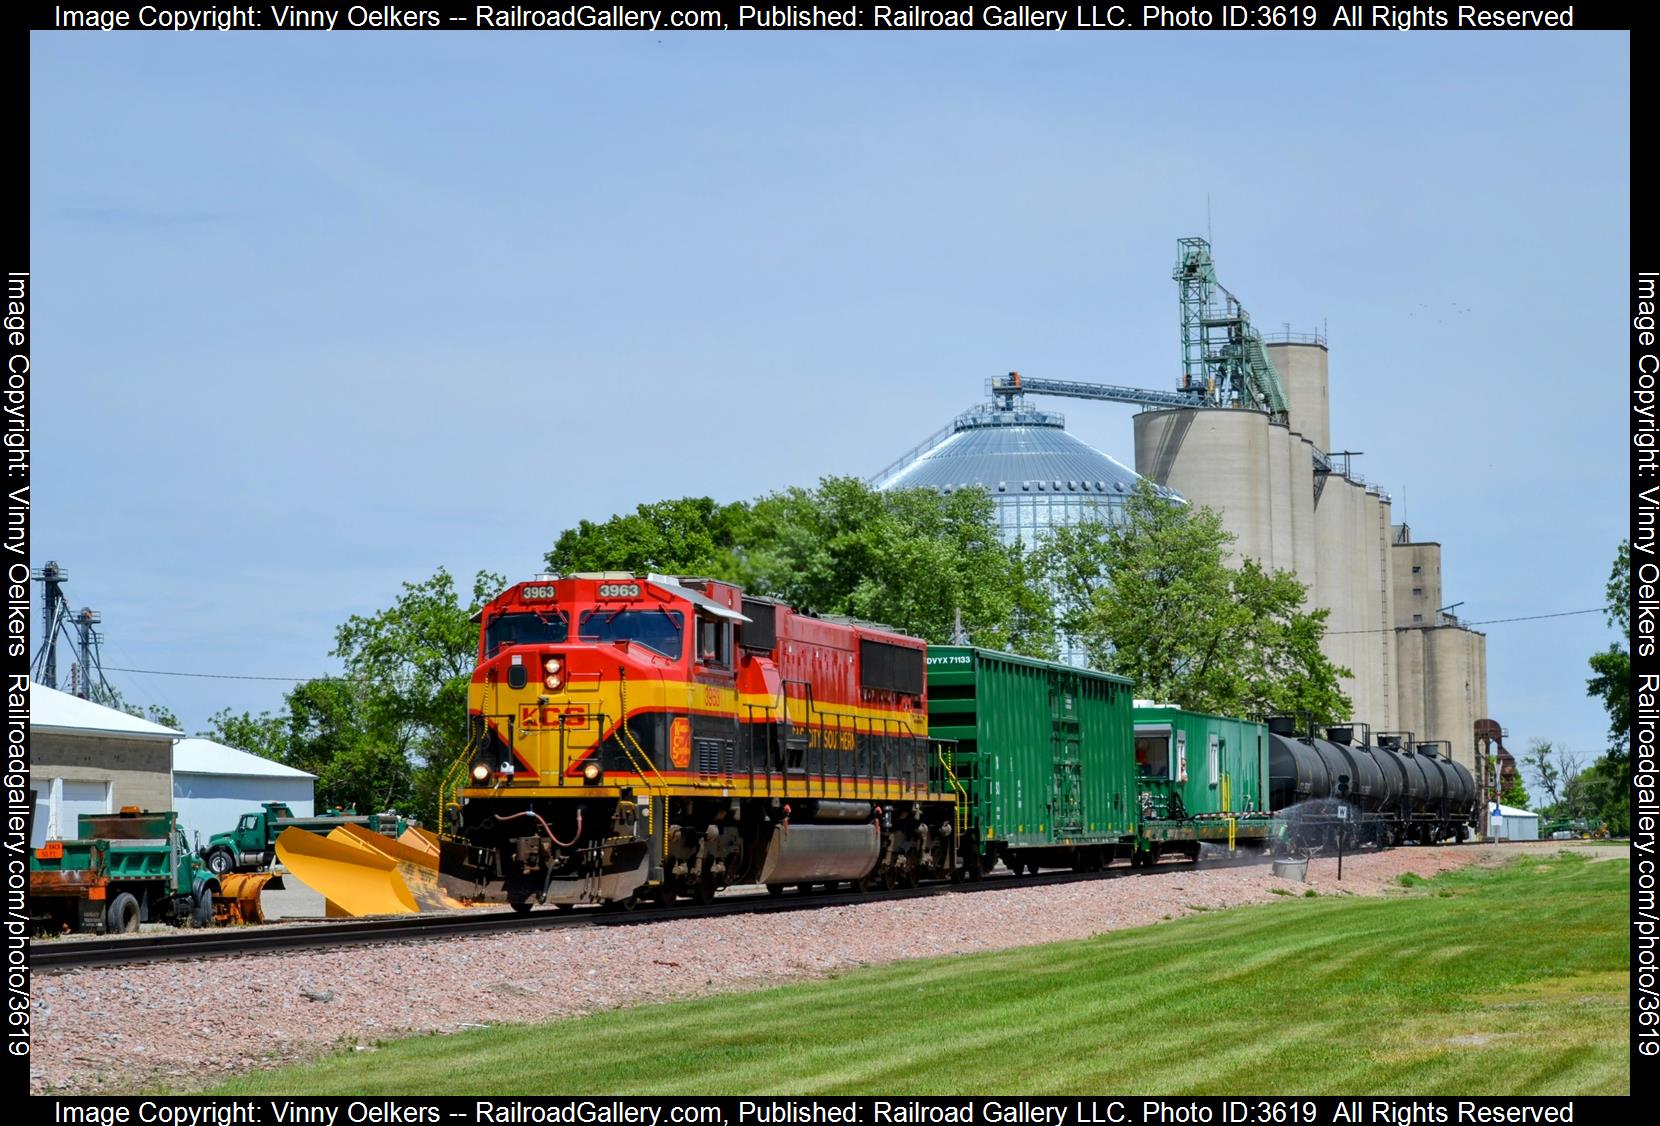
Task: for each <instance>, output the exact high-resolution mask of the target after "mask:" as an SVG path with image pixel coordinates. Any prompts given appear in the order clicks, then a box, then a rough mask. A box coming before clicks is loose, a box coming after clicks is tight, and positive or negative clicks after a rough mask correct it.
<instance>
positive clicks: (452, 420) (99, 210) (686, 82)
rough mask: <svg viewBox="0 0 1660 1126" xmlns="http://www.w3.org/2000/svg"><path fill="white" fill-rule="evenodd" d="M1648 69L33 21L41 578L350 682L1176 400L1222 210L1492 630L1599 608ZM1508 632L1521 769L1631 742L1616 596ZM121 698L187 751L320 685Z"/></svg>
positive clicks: (153, 638)
mask: <svg viewBox="0 0 1660 1126" xmlns="http://www.w3.org/2000/svg"><path fill="white" fill-rule="evenodd" d="M1629 90H1630V65H1629V39H1628V37H1627V36H1626V35H1623V34H1614V33H1607V34H1597V33H1571V34H1557V35H1551V34H1521V33H1504V34H1492V35H1488V34H1476V33H1468V32H1462V33H1440V34H1437V33H1433V32H1411V33H1367V34H1351V33H1342V34H1320V33H1292V34H1280V35H1261V34H1227V33H1219V34H1205V33H1198V34H1182V33H1165V34H1158V35H1146V36H1139V35H1132V34H1081V35H1079V34H1054V33H1025V34H999V33H970V34H955V35H953V34H939V33H934V34H872V33H864V34H853V35H845V34H844V35H838V34H833V33H819V34H811V33H807V34H795V33H790V34H761V33H755V34H748V35H722V34H718V33H715V34H703V35H697V34H695V33H692V34H681V35H676V34H673V33H664V34H662V35H654V34H636V35H629V34H622V35H606V34H597V33H545V34H525V35H512V34H494V33H488V34H486V33H473V34H466V33H435V34H427V33H422V34H414V33H403V34H378V35H377V34H351V33H335V34H321V33H315V34H293V35H288V34H273V33H261V34H250V35H237V34H234V33H232V34H200V35H162V34H152V35H138V34H125V35H92V34H54V33H39V34H36V35H35V37H34V38H33V40H32V55H31V92H32V104H31V111H30V126H31V140H30V156H31V169H30V178H31V182H30V194H31V234H32V249H33V255H32V268H33V293H34V300H35V316H36V321H35V331H36V336H35V352H34V361H35V362H34V402H33V411H34V413H33V429H34V433H33V450H34V457H33V465H34V488H33V501H34V509H33V528H32V538H33V550H34V558H33V563H34V564H35V565H36V566H39V565H40V564H41V563H43V562H44V561H46V560H47V559H56V560H58V561H59V562H60V563H62V564H63V565H64V566H65V567H66V568H68V570H69V571H70V574H71V581H70V584H69V586H68V587H67V588H66V589H67V591H68V593H69V594H70V596H71V599H72V602H73V605H74V606H76V607H77V608H78V607H80V606H83V605H87V606H92V607H94V608H95V609H98V610H99V611H101V612H102V614H103V619H104V623H103V629H104V633H105V635H106V638H107V642H106V646H105V652H104V656H105V663H106V665H110V666H120V667H128V668H142V669H159V670H174V671H183V672H197V673H218V674H233V675H239V676H309V675H317V674H323V673H327V672H331V671H335V670H336V669H337V667H338V666H337V664H336V663H335V662H334V661H332V660H330V659H329V658H328V656H327V654H328V651H329V650H330V649H331V648H332V644H333V631H334V627H335V626H336V625H337V624H338V623H340V622H341V621H343V620H344V619H345V618H346V617H347V616H349V615H350V614H353V613H372V612H374V611H376V610H378V609H380V608H382V607H384V606H386V605H388V604H390V603H391V601H392V600H393V599H394V598H395V596H396V594H397V592H398V584H399V582H400V581H402V580H405V579H410V580H417V579H421V578H424V577H426V576H428V575H430V574H432V572H433V571H434V570H435V569H436V568H437V567H438V566H439V565H444V566H447V567H448V568H450V570H451V571H452V572H455V573H457V574H458V575H463V576H467V575H471V573H472V572H473V571H475V570H477V569H480V568H488V569H491V570H495V571H499V572H502V573H505V574H506V575H507V576H508V577H509V578H510V579H517V578H522V577H525V576H527V575H529V574H531V573H533V572H535V571H536V570H538V569H539V568H540V565H541V557H542V555H543V553H544V552H546V551H547V550H548V548H549V547H550V546H551V545H552V543H553V541H554V539H555V537H556V536H557V535H558V533H559V532H560V530H561V529H563V528H565V527H567V526H569V525H571V524H572V523H574V522H575V521H576V520H577V519H579V518H582V517H588V518H594V519H603V518H604V517H606V516H608V515H610V514H612V513H613V512H616V511H618V510H620V509H627V508H631V507H632V506H633V505H635V504H637V503H639V502H641V501H648V500H654V499H658V498H662V497H665V496H678V495H684V494H708V495H712V496H714V497H717V498H719V499H723V500H731V499H739V498H745V497H750V496H754V495H756V494H758V493H761V492H765V491H768V490H771V489H775V488H780V487H784V486H788V485H792V484H810V483H812V482H813V481H815V480H816V479H817V478H819V477H820V476H822V475H826V474H859V475H866V474H869V473H872V472H874V471H876V470H878V469H880V468H881V467H882V466H883V465H885V464H886V463H887V462H888V461H890V460H891V459H892V458H894V457H895V456H897V455H898V454H900V453H902V452H903V451H904V450H906V449H907V448H909V447H910V446H911V445H913V444H914V443H916V442H917V441H919V440H920V439H922V438H923V437H925V436H926V435H927V434H929V433H930V432H932V431H933V430H935V429H937V428H938V427H939V426H941V425H943V424H944V423H945V422H946V421H948V419H949V418H950V416H951V415H952V414H953V413H954V412H956V411H957V410H959V409H961V408H962V407H964V406H966V405H968V404H969V403H971V402H973V401H975V400H977V399H980V398H982V397H983V395H984V391H983V387H984V384H985V381H986V380H987V379H988V378H989V377H991V376H993V375H996V374H998V373H1001V372H1005V371H1008V370H1011V369H1015V368H1018V369H1019V370H1021V371H1022V372H1025V373H1027V374H1029V375H1041V376H1048V377H1054V378H1068V379H1099V380H1105V381H1111V382H1119V383H1130V384H1138V385H1145V386H1152V387H1166V386H1172V385H1173V384H1174V381H1175V378H1176V375H1177V372H1178V363H1179V357H1180V352H1179V337H1178V317H1177V301H1176V291H1175V285H1174V283H1173V282H1172V281H1171V280H1170V269H1171V266H1172V265H1173V263H1174V259H1175V242H1176V239H1177V238H1178V237H1181V236H1184V235H1192V234H1204V233H1205V231H1206V224H1207V217H1206V210H1207V197H1208V200H1209V212H1210V219H1209V223H1210V228H1211V232H1212V237H1213V241H1214V245H1215V252H1216V257H1217V262H1218V267H1219V272H1220V274H1221V277H1222V280H1223V282H1224V283H1225V284H1226V285H1227V286H1228V287H1229V288H1230V289H1231V290H1233V291H1234V292H1235V293H1236V294H1238V295H1239V296H1240V297H1241V299H1242V300H1243V301H1244V303H1245V305H1246V307H1247V308H1249V309H1250V310H1251V312H1252V314H1253V316H1254V317H1255V319H1256V321H1257V323H1258V324H1259V325H1260V326H1262V327H1263V328H1264V329H1265V330H1268V331H1272V330H1276V329H1278V328H1280V327H1282V326H1283V325H1284V324H1286V323H1287V322H1289V324H1290V325H1291V327H1292V328H1294V329H1297V330H1308V329H1313V328H1317V327H1320V326H1322V325H1324V326H1325V327H1326V329H1327V330H1328V331H1329V334H1330V341H1331V378H1332V387H1331V400H1332V414H1333V422H1332V433H1333V444H1334V445H1338V446H1339V447H1342V448H1348V449H1358V450H1364V451H1365V456H1364V457H1362V458H1361V459H1359V461H1358V462H1357V468H1358V469H1360V470H1361V471H1362V472H1364V473H1365V475H1366V476H1367V478H1368V480H1370V481H1373V482H1376V483H1378V484H1381V485H1382V486H1383V487H1384V488H1385V489H1388V490H1390V491H1392V492H1393V494H1394V497H1395V513H1396V518H1397V519H1400V518H1401V517H1402V516H1404V517H1405V518H1406V519H1407V520H1408V521H1409V522H1410V523H1411V524H1412V526H1413V530H1414V534H1415V536H1416V537H1417V538H1420V539H1435V540H1439V541H1441V542H1442V543H1443V544H1444V545H1445V548H1444V562H1443V569H1444V581H1445V588H1446V592H1447V598H1448V600H1449V601H1462V602H1463V603H1464V605H1463V606H1462V607H1461V608H1460V613H1461V614H1463V615H1464V616H1465V617H1466V618H1467V619H1474V620H1484V619H1490V618H1508V617H1517V616H1522V615H1529V614H1539V613H1548V612H1553V611H1562V610H1578V609H1583V608H1586V607H1592V606H1597V605H1599V604H1600V603H1601V602H1602V600H1603V584H1604V582H1605V581H1606V578H1607V574H1608V569H1609V566H1610V563H1611V562H1612V559H1613V554H1614V548H1615V545H1616V543H1617V542H1618V541H1619V539H1620V538H1621V537H1622V536H1623V535H1625V534H1626V529H1627V526H1628V522H1629V516H1628V510H1629V485H1628V483H1627V479H1626V474H1625V464H1626V445H1625V438H1626V433H1627V430H1626V427H1627V415H1626V413H1625V411H1626V396H1625V381H1624V362H1625V337H1624V335H1623V333H1622V325H1623V323H1624V318H1625V310H1626V308H1627V296H1626V293H1627V291H1626V283H1625V278H1626V273H1627V270H1628V266H1629V251H1628V248H1627V242H1628V238H1629V208H1630V198H1629V187H1628V185H1629V172H1630V156H1629V118H1628V110H1627V107H1628V103H1629ZM1046 405H1050V406H1053V407H1056V408H1059V409H1062V410H1064V411H1065V413H1066V414H1067V416H1068V423H1069V428H1070V429H1071V430H1072V432H1073V433H1075V434H1076V435H1078V436H1079V437H1081V438H1083V439H1084V440H1085V441H1087V442H1089V443H1091V444H1092V445H1094V446H1096V447H1098V448H1100V449H1102V450H1105V451H1106V452H1108V453H1110V454H1112V455H1114V456H1115V457H1117V458H1118V459H1119V460H1120V461H1122V462H1124V463H1126V464H1132V463H1133V461H1134V457H1133V454H1134V450H1133V443H1132V440H1131V430H1130V422H1129V418H1130V414H1131V412H1132V409H1133V408H1129V407H1117V406H1108V405H1098V404H1089V403H1078V402H1067V401H1057V402H1054V403H1051V404H1046ZM1487 633H1488V676H1489V700H1490V710H1491V712H1492V714H1493V716H1494V717H1495V718H1497V719H1499V720H1500V721H1502V722H1503V723H1504V724H1505V725H1506V726H1507V727H1508V729H1509V731H1510V733H1511V737H1510V742H1511V743H1512V744H1514V745H1515V746H1517V747H1518V748H1519V747H1521V746H1523V745H1525V743H1526V741H1527V740H1528V739H1530V738H1533V737H1545V738H1551V739H1554V740H1557V741H1559V742H1565V743H1566V744H1568V745H1569V746H1570V747H1572V748H1575V749H1577V750H1580V751H1582V752H1585V753H1586V755H1587V757H1589V756H1591V755H1594V754H1596V753H1600V751H1601V750H1602V748H1603V746H1604V744H1605V735H1604V733H1605V730H1606V719H1605V717H1604V715H1603V713H1602V711H1601V710H1600V708H1599V707H1598V706H1597V705H1596V704H1595V703H1594V702H1592V701H1590V700H1588V699H1587V698H1586V696H1585V693H1584V683H1585V679H1586V676H1587V669H1586V665H1585V660H1586V657H1587V656H1588V655H1589V654H1590V653H1592V652H1593V651H1594V650H1596V649H1599V648H1601V647H1603V646H1605V645H1606V644H1607V643H1608V642H1609V641H1610V640H1612V636H1613V635H1612V632H1611V631H1610V630H1609V629H1608V628H1607V626H1606V625H1605V624H1604V622H1603V621H1602V619H1601V617H1600V616H1598V615H1588V616H1581V617H1572V618H1557V619H1551V620H1546V621H1536V622H1523V623H1515V624H1506V625H1493V626H1490V627H1487ZM66 663H67V662H66V661H63V660H61V659H60V664H66ZM110 678H111V680H112V682H113V683H115V685H116V686H117V687H118V688H119V689H120V690H121V691H122V692H123V693H125V694H126V695H127V696H128V697H129V698H130V699H132V700H134V701H136V702H140V703H160V704H165V705H167V706H169V707H171V708H172V709H173V710H174V711H175V712H177V713H178V714H179V715H180V717H181V718H182V719H183V720H184V722H185V724H186V726H187V727H188V728H190V729H191V730H196V729H198V728H200V727H202V726H204V725H205V724H206V721H207V718H208V716H209V715H210V714H211V713H212V712H214V711H215V710H217V709H218V708H220V707H224V706H230V707H232V708H235V709H238V710H240V709H243V708H249V709H253V710H256V711H257V710H260V709H263V708H274V707H276V706H277V705H278V704H279V703H280V700H281V695H282V692H283V690H284V688H285V685H283V684H279V683H274V682H267V681H253V680H248V681H239V680H205V679H188V678H182V677H174V676H151V675H138V674H132V673H124V672H112V673H111V674H110Z"/></svg>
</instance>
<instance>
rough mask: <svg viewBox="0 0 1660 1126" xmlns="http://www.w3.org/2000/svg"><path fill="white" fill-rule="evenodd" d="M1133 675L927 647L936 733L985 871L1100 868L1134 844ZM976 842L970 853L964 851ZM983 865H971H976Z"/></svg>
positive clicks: (962, 820) (966, 832) (962, 822)
mask: <svg viewBox="0 0 1660 1126" xmlns="http://www.w3.org/2000/svg"><path fill="white" fill-rule="evenodd" d="M1132 697H1133V692H1132V684H1131V682H1130V681H1129V680H1127V679H1125V678H1124V677H1121V676H1113V675H1111V674H1109V673H1102V672H1095V671H1093V670H1090V669H1079V668H1073V667H1072V666H1070V665H1062V664H1056V663H1055V662H1052V661H1040V660H1036V659H1033V658H1030V657H1021V656H1017V655H1015V654H1012V653H997V652H993V651H991V650H987V649H976V648H972V647H969V646H952V645H931V646H929V647H928V731H929V735H930V737H931V738H933V739H935V740H938V741H940V762H941V766H942V767H943V768H944V773H945V777H944V779H943V781H944V783H945V784H946V785H948V786H951V787H954V788H956V789H957V790H958V793H959V801H960V802H961V811H960V816H959V831H960V832H961V833H962V835H963V837H964V841H965V844H967V843H969V842H971V841H972V842H975V843H977V845H978V848H977V850H975V852H974V854H975V855H977V856H978V857H979V858H980V864H981V870H984V869H989V868H991V867H992V866H994V865H995V864H996V863H997V862H998V861H999V860H1001V861H1002V862H1003V863H1004V864H1006V865H1008V867H1009V868H1011V869H1013V870H1014V871H1015V872H1022V871H1037V870H1039V869H1041V868H1073V869H1075V870H1078V871H1091V870H1094V869H1097V868H1101V867H1104V866H1105V865H1106V864H1108V863H1110V862H1111V861H1112V859H1113V858H1114V857H1115V856H1118V855H1121V854H1122V855H1128V854H1129V851H1130V849H1131V848H1132V846H1133V845H1134V843H1135V837H1136V819H1137V793H1136V777H1135V749H1134V745H1133V739H1132V728H1131V715H1130V708H1131V702H1132ZM965 851H968V850H965ZM973 872H974V869H971V870H970V874H973Z"/></svg>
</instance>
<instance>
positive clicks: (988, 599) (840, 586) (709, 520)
mask: <svg viewBox="0 0 1660 1126" xmlns="http://www.w3.org/2000/svg"><path fill="white" fill-rule="evenodd" d="M547 562H548V566H549V568H550V569H552V570H554V571H560V572H569V571H609V570H632V571H658V572H660V573H666V574H694V575H701V576H705V577H708V578H716V579H725V580H727V581H730V582H735V583H738V584H740V585H741V586H743V587H744V589H745V590H746V591H748V592H750V593H752V594H764V595H771V596H773V597H776V598H781V599H783V600H784V601H786V602H788V603H789V604H790V605H792V606H795V607H796V608H797V609H800V610H805V611H808V612H812V613H819V614H845V615H850V616H853V617H857V618H863V619H866V620H869V621H877V622H882V623H883V624H886V625H889V626H892V627H894V628H896V629H901V630H905V631H906V632H909V633H913V634H916V635H918V636H920V637H925V638H927V639H928V640H930V641H936V642H943V641H946V640H947V639H949V637H950V636H951V633H952V628H953V624H954V621H955V619H956V616H957V614H958V613H959V612H960V613H961V615H962V622H963V627H964V629H965V630H966V631H967V632H968V634H969V635H970V637H971V638H972V639H973V640H974V642H975V643H976V644H980V645H986V646H990V647H997V648H1004V647H1006V648H1011V649H1014V650H1016V651H1018V652H1023V653H1028V654H1032V655H1040V656H1041V655H1052V654H1053V652H1054V629H1053V624H1052V622H1051V620H1050V615H1049V612H1048V600H1047V598H1046V596H1045V595H1044V594H1043V592H1042V591H1041V589H1040V588H1039V587H1038V585H1037V584H1036V582H1035V577H1034V574H1033V571H1032V569H1031V566H1030V564H1029V562H1028V560H1027V559H1026V558H1025V557H1024V555H1023V554H1022V552H1021V551H1020V550H1019V548H1018V547H1015V546H1012V545H1008V544H1005V543H1003V541H1002V539H1001V538H1000V536H999V534H998V528H997V521H996V516H995V511H994V508H993V505H992V501H991V498H990V497H989V496H987V495H986V494H985V493H984V492H980V491H976V490H966V491H962V492H956V493H953V494H951V495H949V496H946V495H942V494H940V493H937V492H934V491H933V490H930V489H904V490H895V491H893V492H879V491H877V490H875V489H872V488H871V487H870V486H868V485H866V484H865V483H864V482H862V481H860V480H858V479H857V478H853V477H827V478H825V479H824V480H823V481H821V482H820V483H819V486H818V487H817V488H815V489H802V488H795V489H786V490H784V491H781V492H776V493H771V494H768V495H766V496H763V497H760V498H758V499H757V500H755V501H753V502H747V503H746V502H738V503H734V504H727V505H721V504H717V503H716V502H715V501H713V500H711V499H709V498H707V497H684V498H681V499H679V500H667V501H660V502H656V503H653V504H642V505H640V506H639V507H638V508H636V509H635V511H634V512H632V513H627V514H624V515H621V516H615V517H612V518H611V519H610V520H607V521H605V522H604V523H600V524H595V523H592V522H589V521H583V522H582V523H580V524H578V525H577V527H576V528H573V529H570V530H568V531H566V532H564V533H563V534H561V535H560V537H559V539H558V540H557V542H556V543H555V545H554V548H553V550H552V551H550V552H549V553H548V556H547Z"/></svg>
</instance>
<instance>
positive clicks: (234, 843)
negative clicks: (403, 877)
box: [201, 801, 416, 876]
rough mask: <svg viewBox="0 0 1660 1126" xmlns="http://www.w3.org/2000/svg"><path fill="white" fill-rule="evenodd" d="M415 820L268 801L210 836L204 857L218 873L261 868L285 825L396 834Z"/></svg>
mask: <svg viewBox="0 0 1660 1126" xmlns="http://www.w3.org/2000/svg"><path fill="white" fill-rule="evenodd" d="M414 824H416V822H414V821H412V820H406V819H404V818H402V817H399V816H398V815H397V814H395V813H356V812H354V811H352V810H339V809H331V810H328V811H327V812H326V813H324V814H323V815H321V816H319V817H295V816H294V811H293V810H292V809H290V808H289V807H288V804H287V803H286V802H280V801H268V802H265V803H264V804H263V805H262V806H261V807H260V808H259V810H257V811H256V812H253V813H244V814H243V815H242V816H241V818H240V819H238V821H237V823H236V828H234V829H232V830H231V831H230V832H228V833H215V834H214V835H213V836H212V837H211V838H209V840H208V842H207V844H205V845H203V846H202V850H201V852H202V859H203V860H204V861H206V863H207V866H208V870H209V871H211V872H213V873H214V874H215V875H218V876H223V875H225V874H226V873H227V872H257V871H259V870H260V869H262V868H269V867H270V866H271V861H273V860H274V859H276V855H277V838H278V837H280V836H282V831H283V830H284V829H303V830H305V831H306V832H308V833H317V834H319V835H324V836H326V835H327V834H328V832H329V830H331V829H334V828H336V827H338V826H340V825H361V826H363V827H364V828H365V829H368V830H370V831H371V832H376V833H384V834H386V835H387V836H389V837H396V836H400V835H401V834H402V833H403V831H404V830H405V829H407V828H409V827H410V826H411V825H414Z"/></svg>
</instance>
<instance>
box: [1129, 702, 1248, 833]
mask: <svg viewBox="0 0 1660 1126" xmlns="http://www.w3.org/2000/svg"><path fill="white" fill-rule="evenodd" d="M1134 717H1135V769H1136V782H1137V785H1138V787H1139V790H1140V797H1139V806H1140V815H1141V816H1140V832H1139V833H1138V834H1137V848H1136V853H1135V856H1134V858H1133V862H1135V863H1137V864H1147V863H1150V862H1152V861H1153V860H1156V859H1157V858H1158V856H1159V855H1160V854H1161V853H1185V854H1187V855H1189V856H1197V855H1198V854H1199V846H1200V844H1201V842H1209V843H1212V844H1217V845H1221V846H1224V847H1226V848H1229V849H1236V848H1249V847H1261V846H1263V845H1265V844H1267V843H1269V842H1270V841H1271V840H1272V839H1273V838H1274V836H1275V834H1276V832H1277V828H1278V825H1277V822H1276V821H1275V819H1274V816H1273V814H1272V813H1270V812H1269V811H1268V793H1267V790H1266V785H1267V779H1268V728H1267V727H1266V726H1264V725H1263V724H1260V723H1252V722H1251V721H1249V720H1243V719H1229V718H1227V717H1225V716H1215V715H1206V714H1204V713H1203V712H1190V711H1184V710H1182V709H1181V708H1177V707H1174V706H1172V705H1168V704H1151V703H1148V702H1146V701H1143V700H1137V701H1136V702H1135V707H1134Z"/></svg>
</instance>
